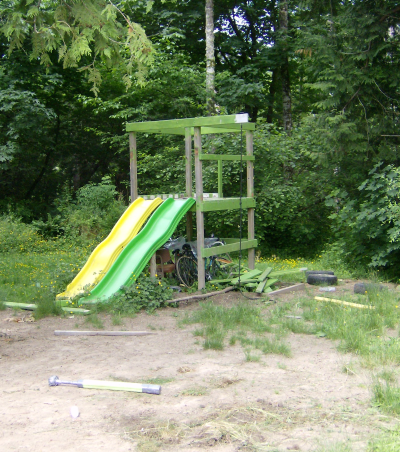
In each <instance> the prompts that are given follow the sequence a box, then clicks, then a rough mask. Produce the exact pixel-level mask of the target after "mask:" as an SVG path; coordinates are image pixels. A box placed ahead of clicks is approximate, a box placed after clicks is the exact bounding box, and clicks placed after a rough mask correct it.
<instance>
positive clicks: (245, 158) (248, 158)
mask: <svg viewBox="0 0 400 452" xmlns="http://www.w3.org/2000/svg"><path fill="white" fill-rule="evenodd" d="M199 159H200V160H210V161H211V160H213V161H214V160H218V161H220V160H230V161H240V160H243V161H250V162H253V161H254V160H255V157H254V155H242V156H240V155H229V154H225V155H224V154H200V155H199Z"/></svg>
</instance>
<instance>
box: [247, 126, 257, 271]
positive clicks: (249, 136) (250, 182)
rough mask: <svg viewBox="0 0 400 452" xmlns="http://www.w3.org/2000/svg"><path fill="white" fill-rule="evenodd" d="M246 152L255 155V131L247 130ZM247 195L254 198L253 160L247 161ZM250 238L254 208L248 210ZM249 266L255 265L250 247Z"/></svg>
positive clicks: (252, 232)
mask: <svg viewBox="0 0 400 452" xmlns="http://www.w3.org/2000/svg"><path fill="white" fill-rule="evenodd" d="M246 154H247V155H253V132H252V131H251V130H247V131H246ZM247 197H248V198H254V164H253V162H252V161H250V160H249V161H248V162H247ZM247 222H248V223H247V224H248V239H249V240H253V239H254V238H255V236H254V209H253V208H251V209H248V210H247ZM248 267H249V268H250V269H254V267H255V249H254V248H250V249H249V251H248Z"/></svg>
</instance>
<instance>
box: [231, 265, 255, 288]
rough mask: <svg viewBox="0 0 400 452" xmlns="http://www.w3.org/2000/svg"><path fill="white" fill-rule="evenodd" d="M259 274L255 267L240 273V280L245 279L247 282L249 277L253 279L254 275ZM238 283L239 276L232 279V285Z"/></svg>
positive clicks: (243, 280)
mask: <svg viewBox="0 0 400 452" xmlns="http://www.w3.org/2000/svg"><path fill="white" fill-rule="evenodd" d="M259 275H261V270H257V269H255V270H250V271H249V272H247V273H243V274H242V275H240V282H245V281H247V282H249V281H248V280H249V279H254V278H255V277H256V276H257V277H258V276H259ZM238 283H239V277H237V278H233V279H232V284H233V285H235V284H238Z"/></svg>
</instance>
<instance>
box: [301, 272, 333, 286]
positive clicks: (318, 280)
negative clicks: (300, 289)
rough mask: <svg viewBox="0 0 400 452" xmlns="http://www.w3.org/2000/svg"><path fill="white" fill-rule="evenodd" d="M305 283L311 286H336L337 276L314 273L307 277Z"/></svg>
mask: <svg viewBox="0 0 400 452" xmlns="http://www.w3.org/2000/svg"><path fill="white" fill-rule="evenodd" d="M307 283H308V284H313V285H319V284H329V285H332V284H337V276H335V275H327V274H325V273H314V274H312V275H308V276H307Z"/></svg>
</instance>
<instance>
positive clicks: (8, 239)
mask: <svg viewBox="0 0 400 452" xmlns="http://www.w3.org/2000/svg"><path fill="white" fill-rule="evenodd" d="M47 244H48V243H47V242H46V240H44V239H43V237H41V236H40V234H38V232H37V228H36V227H34V226H32V225H29V224H25V223H23V222H22V221H21V219H20V218H17V217H15V216H14V215H3V216H1V217H0V253H13V252H20V253H24V252H32V251H39V252H40V251H44V250H46V249H47V248H48V247H47Z"/></svg>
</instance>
